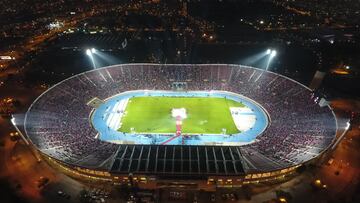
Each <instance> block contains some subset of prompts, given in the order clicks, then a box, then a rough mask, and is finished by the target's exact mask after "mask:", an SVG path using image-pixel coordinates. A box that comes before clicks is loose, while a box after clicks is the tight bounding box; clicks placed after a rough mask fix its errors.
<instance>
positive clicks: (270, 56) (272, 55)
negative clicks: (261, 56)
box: [265, 49, 277, 70]
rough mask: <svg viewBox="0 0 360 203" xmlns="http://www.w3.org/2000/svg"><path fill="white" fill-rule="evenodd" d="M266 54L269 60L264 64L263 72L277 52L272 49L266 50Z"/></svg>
mask: <svg viewBox="0 0 360 203" xmlns="http://www.w3.org/2000/svg"><path fill="white" fill-rule="evenodd" d="M266 54H267V55H269V59H268V62H267V64H266V68H265V70H268V69H269V66H270V63H271V61H272V60H273V58H274V57H275V56H276V55H277V52H276V50H274V49H268V50H266Z"/></svg>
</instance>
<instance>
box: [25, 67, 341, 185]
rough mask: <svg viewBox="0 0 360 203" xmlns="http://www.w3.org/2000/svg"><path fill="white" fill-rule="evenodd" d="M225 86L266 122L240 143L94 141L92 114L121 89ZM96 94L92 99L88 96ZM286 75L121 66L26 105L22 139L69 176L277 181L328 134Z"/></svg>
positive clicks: (319, 150)
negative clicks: (255, 106) (260, 110)
mask: <svg viewBox="0 0 360 203" xmlns="http://www.w3.org/2000/svg"><path fill="white" fill-rule="evenodd" d="M134 90H163V91H174V92H183V91H211V90H216V91H226V92H231V93H235V94H238V95H243V96H244V97H247V98H249V99H251V100H253V101H256V102H257V103H258V104H259V105H261V106H262V107H263V108H264V109H265V110H266V112H267V114H268V115H269V124H268V125H267V128H266V129H265V130H264V131H262V132H261V133H260V134H258V135H257V136H256V139H255V140H254V142H251V143H249V144H246V145H241V146H240V145H239V146H236V145H232V146H230V145H157V144H156V145H153V144H146V145H145V144H133V143H121V144H116V143H111V142H106V141H103V140H101V139H99V137H98V136H99V133H98V131H97V130H96V129H95V128H94V127H93V125H92V121H91V113H92V112H93V111H94V109H96V108H97V106H98V105H100V104H101V101H104V100H106V99H107V98H110V97H112V96H113V95H117V94H120V93H122V92H126V91H134ZM94 98H96V99H94ZM317 101H318V98H315V96H314V94H313V93H312V91H311V90H310V89H308V88H307V87H305V86H304V85H302V84H300V83H298V82H296V81H294V80H292V79H290V78H287V77H285V76H282V75H279V74H276V73H273V72H269V71H265V70H261V69H257V68H253V67H248V66H242V65H228V64H203V65H193V64H178V65H168V64H166V65H160V64H121V65H114V66H109V67H104V68H100V69H96V70H91V71H88V72H84V73H81V74H78V75H75V76H73V77H71V78H68V79H66V80H64V81H62V82H60V83H58V84H56V85H54V86H53V87H51V88H49V89H48V90H47V91H45V92H44V93H43V94H42V95H40V96H39V97H38V98H37V99H36V100H35V101H34V102H33V104H32V105H31V106H30V107H29V109H28V111H27V113H26V116H25V120H24V132H25V135H26V136H25V137H26V138H27V139H28V141H30V143H32V146H34V148H35V149H36V151H37V152H39V153H40V154H41V156H42V157H44V159H45V160H47V161H48V162H49V163H50V164H52V165H54V166H55V167H58V168H59V169H61V170H62V171H64V172H66V173H68V174H70V175H74V176H77V177H82V178H88V179H92V180H101V181H109V182H112V183H127V182H131V183H133V182H136V183H137V184H141V185H142V186H144V187H146V186H154V185H159V184H161V185H191V186H193V187H197V188H214V187H231V186H233V187H235V186H241V185H244V184H249V183H258V182H262V181H273V180H275V181H276V180H279V179H280V180H281V179H283V178H284V177H286V176H289V175H291V174H293V173H294V171H295V170H296V168H298V167H300V166H301V165H303V164H306V163H309V162H311V161H313V160H316V158H318V157H319V156H320V155H321V154H323V153H324V152H325V151H326V150H327V149H328V148H329V146H331V145H332V144H333V142H334V140H335V136H336V130H337V123H336V118H335V115H334V113H333V111H332V109H331V108H330V106H325V107H320V106H319V105H318V102H317Z"/></svg>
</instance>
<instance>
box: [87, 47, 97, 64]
mask: <svg viewBox="0 0 360 203" xmlns="http://www.w3.org/2000/svg"><path fill="white" fill-rule="evenodd" d="M95 53H96V49H95V48H91V49H86V55H88V56H89V57H90V59H91V62H92V64H93V68H94V69H96V65H95V61H94V56H93V54H95Z"/></svg>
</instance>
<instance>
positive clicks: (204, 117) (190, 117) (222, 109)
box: [119, 97, 244, 134]
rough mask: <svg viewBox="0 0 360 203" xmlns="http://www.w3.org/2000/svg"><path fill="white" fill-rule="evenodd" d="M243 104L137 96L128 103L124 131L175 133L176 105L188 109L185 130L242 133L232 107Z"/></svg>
mask: <svg viewBox="0 0 360 203" xmlns="http://www.w3.org/2000/svg"><path fill="white" fill-rule="evenodd" d="M243 106H244V105H243V104H242V103H238V102H235V101H233V100H228V99H224V98H211V97H210V98H206V97H205V98H204V97H176V98H175V97H134V98H131V99H130V100H129V103H128V104H127V107H126V110H125V112H126V113H125V115H124V116H123V118H122V119H121V122H122V126H121V128H120V129H119V131H121V132H131V128H134V131H135V132H138V133H175V130H176V129H175V118H173V117H172V116H171V110H172V109H173V108H185V109H186V113H187V118H186V119H184V120H183V126H182V132H183V133H197V134H201V133H204V134H205V133H208V134H220V133H222V129H223V128H225V129H226V133H227V134H233V133H238V132H239V130H238V129H237V128H236V126H235V124H234V121H233V118H232V116H231V113H230V109H229V107H243Z"/></svg>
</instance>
